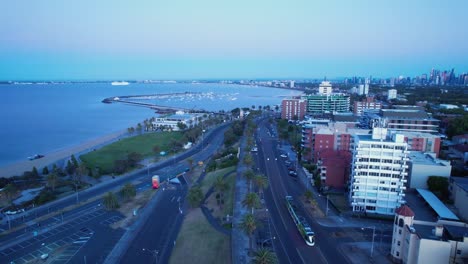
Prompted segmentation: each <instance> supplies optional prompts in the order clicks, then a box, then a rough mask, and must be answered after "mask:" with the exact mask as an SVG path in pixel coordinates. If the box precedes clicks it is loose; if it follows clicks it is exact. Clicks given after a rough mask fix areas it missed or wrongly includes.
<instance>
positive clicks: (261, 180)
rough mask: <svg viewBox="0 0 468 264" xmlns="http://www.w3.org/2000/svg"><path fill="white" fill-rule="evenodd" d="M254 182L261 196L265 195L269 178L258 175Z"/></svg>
mask: <svg viewBox="0 0 468 264" xmlns="http://www.w3.org/2000/svg"><path fill="white" fill-rule="evenodd" d="M254 182H255V185H256V186H257V188H258V190H259V191H260V194H262V195H263V189H266V188H267V187H268V178H267V177H265V176H264V175H261V174H257V175H255V177H254Z"/></svg>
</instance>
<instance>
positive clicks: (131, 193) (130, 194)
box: [120, 183, 136, 201]
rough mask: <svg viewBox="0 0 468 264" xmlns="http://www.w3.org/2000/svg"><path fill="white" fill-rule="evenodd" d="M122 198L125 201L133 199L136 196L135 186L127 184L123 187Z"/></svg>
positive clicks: (121, 190)
mask: <svg viewBox="0 0 468 264" xmlns="http://www.w3.org/2000/svg"><path fill="white" fill-rule="evenodd" d="M120 196H122V198H123V199H124V200H125V201H129V200H131V199H133V198H134V197H135V196H136V188H135V185H133V184H131V183H127V184H125V185H124V186H122V189H120Z"/></svg>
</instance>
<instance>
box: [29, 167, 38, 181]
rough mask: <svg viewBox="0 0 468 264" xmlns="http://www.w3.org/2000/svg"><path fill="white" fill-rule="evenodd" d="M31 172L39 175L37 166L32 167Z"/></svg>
mask: <svg viewBox="0 0 468 264" xmlns="http://www.w3.org/2000/svg"><path fill="white" fill-rule="evenodd" d="M31 172H32V175H33V177H36V178H37V177H39V172H38V171H37V168H36V166H34V167H33V168H32V171H31Z"/></svg>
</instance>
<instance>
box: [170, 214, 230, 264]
mask: <svg viewBox="0 0 468 264" xmlns="http://www.w3.org/2000/svg"><path fill="white" fill-rule="evenodd" d="M169 263H171V264H178V263H227V264H230V263H231V238H230V237H229V236H226V235H223V234H221V233H219V232H217V231H216V230H214V229H213V228H212V227H211V226H210V224H209V223H208V222H207V221H206V219H205V216H204V215H203V213H202V212H201V210H200V208H196V209H192V210H190V211H189V213H188V214H187V215H186V216H185V220H184V223H183V224H182V228H181V230H180V232H179V235H178V237H177V242H176V245H175V248H174V251H173V252H172V255H171V258H170V260H169Z"/></svg>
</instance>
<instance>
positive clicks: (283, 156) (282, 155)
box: [280, 154, 288, 158]
mask: <svg viewBox="0 0 468 264" xmlns="http://www.w3.org/2000/svg"><path fill="white" fill-rule="evenodd" d="M280 157H282V158H287V157H288V155H286V154H281V155H280Z"/></svg>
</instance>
